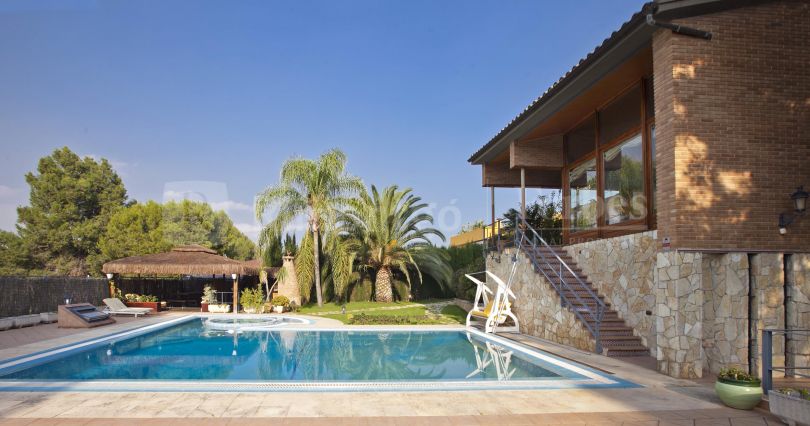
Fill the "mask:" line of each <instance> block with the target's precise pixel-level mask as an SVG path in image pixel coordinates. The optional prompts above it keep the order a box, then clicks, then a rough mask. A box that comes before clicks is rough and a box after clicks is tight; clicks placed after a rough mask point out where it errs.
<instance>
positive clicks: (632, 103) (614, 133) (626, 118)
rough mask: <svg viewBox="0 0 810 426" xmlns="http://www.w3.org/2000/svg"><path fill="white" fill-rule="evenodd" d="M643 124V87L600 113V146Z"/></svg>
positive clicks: (628, 93)
mask: <svg viewBox="0 0 810 426" xmlns="http://www.w3.org/2000/svg"><path fill="white" fill-rule="evenodd" d="M640 124H641V87H640V86H636V87H634V88H633V89H631V90H630V91H628V92H627V93H625V94H624V95H622V96H620V97H619V98H618V99H616V100H615V101H613V102H611V103H610V104H609V105H608V106H606V107H605V108H604V109H602V110H601V111H599V144H600V145H605V144H609V143H612V142H613V141H615V140H616V139H618V138H619V137H621V136H623V135H626V134H627V133H628V132H631V131H633V130H634V129H638V127H639V125H640Z"/></svg>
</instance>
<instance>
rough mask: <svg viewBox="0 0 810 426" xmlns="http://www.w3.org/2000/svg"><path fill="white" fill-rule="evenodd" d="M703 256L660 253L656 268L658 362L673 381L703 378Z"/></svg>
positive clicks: (663, 371) (659, 366) (698, 254)
mask: <svg viewBox="0 0 810 426" xmlns="http://www.w3.org/2000/svg"><path fill="white" fill-rule="evenodd" d="M701 261H702V257H701V253H683V252H660V253H658V255H657V257H656V265H655V275H656V280H655V289H654V293H655V310H654V312H653V316H654V317H655V322H656V324H655V328H656V332H657V334H656V346H657V347H656V360H657V364H658V371H660V372H661V373H664V374H667V375H669V376H672V377H678V378H699V377H703V363H704V354H703V291H701V290H702V282H701V278H702V265H701Z"/></svg>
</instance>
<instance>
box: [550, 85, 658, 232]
mask: <svg viewBox="0 0 810 426" xmlns="http://www.w3.org/2000/svg"><path fill="white" fill-rule="evenodd" d="M646 80H648V78H642V79H639V80H638V81H635V82H633V83H632V84H630V85H628V86H627V87H624V88H623V89H622V90H620V91H619V92H618V93H617V94H616V95H615V96H613V97H611V98H610V99H608V100H607V101H606V102H605V103H603V104H602V105H599V106H598V107H597V108H596V109H595V110H594V111H593V113H591V114H588V116H587V117H585V118H583V119H582V120H580V121H578V122H577V123H576V124H575V125H573V126H571V128H570V129H568V130H566V131H565V132H564V134H567V133H569V132H571V131H572V130H574V129H576V128H577V127H579V126H580V125H581V124H582V123H583V122H584V121H586V120H589V119H593V118H595V120H594V121H595V126H596V131H595V134H594V141H593V144H594V150H593V151H592V152H591V153H590V154H589V155H586V156H584V157H582V158H579V159H578V160H577V161H575V162H571V163H569V162H568V158H567V155H564V156H563V170H562V172H563V188H562V189H563V193H564V202H563V241H564V242H565V243H566V244H573V243H576V242H585V241H590V240H594V239H600V238H610V237H615V236H620V235H626V234H631V233H636V232H642V231H646V230H650V229H655V228H656V223H657V220H656V218H655V217H654V214H653V210H652V203H651V202H650V200H651V199H652V197H653V196H654V195H655V194H653V193H652V158H651V147H650V142H651V141H650V129H651V127H652V126H654V125H655V118H654V117H647V93H646V91H647V81H646ZM639 88H640V90H639V96H640V97H641V102H640V103H639V108H640V111H639V112H640V114H641V115H640V120H639V123H640V124H639V125H638V126H635V127H634V128H632V129H629V130H627V131H625V132H624V133H622V134H620V135H618V136H616V137H614V138H613V139H611V140H609V141H607V142H606V143H604V144H601V145H600V143H599V140H600V125H599V118H600V117H599V112H600V111H601V110H602V109H604V108H605V107H606V106H608V105H610V104H611V103H613V102H614V101H616V100H618V99H619V98H621V97H622V96H624V95H626V94H628V93H630V92H631V91H632V90H634V89H639ZM636 135H640V136H641V145H642V149H641V151H642V156H643V163H644V189H643V193H644V195H645V197H646V200H647V201H646V206H645V207H646V210H647V214H646V216H645V217H644V218H642V219H633V220H626V221H622V222H619V223H614V224H607V223H606V222H607V218H606V217H605V211H606V210H605V209H606V206H605V170H604V153H605V151H607V150H609V149H611V148H614V147H616V146H618V145H620V144H621V143H623V142H626V141H627V140H628V139H630V138H632V137H633V136H636ZM564 149H565V148H564ZM591 160H596V181H597V187H596V194H597V195H596V196H597V208H596V211H597V218H596V227H594V228H592V229H588V230H584V231H573V228H572V227H571V223H570V216H571V212H570V210H571V208H570V207H571V199H570V198H571V197H570V182H569V179H570V176H569V174H570V171H571V169H573V168H575V167H577V166H579V165H581V164H583V163H585V162H587V161H591Z"/></svg>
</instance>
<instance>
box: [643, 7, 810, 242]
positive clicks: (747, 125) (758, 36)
mask: <svg viewBox="0 0 810 426" xmlns="http://www.w3.org/2000/svg"><path fill="white" fill-rule="evenodd" d="M677 22H678V23H681V24H683V25H687V26H691V27H695V28H699V29H702V30H708V31H711V32H712V33H713V38H712V40H711V41H706V40H702V39H697V38H691V37H685V36H679V35H675V34H673V33H672V32H670V31H669V30H659V31H658V32H657V33H656V34H655V36H654V37H653V65H654V73H655V83H654V84H655V113H656V139H657V142H656V143H657V150H656V151H657V152H656V163H657V178H658V190H657V195H656V196H657V203H658V204H657V205H658V238H659V241H660V240H662V239H663V238H664V237H670V239H671V241H672V247H673V248H697V249H736V250H746V249H747V250H759V249H774V250H787V251H791V250H797V251H810V214H808V215H806V216H805V217H804V218H802V219H799V221H798V222H795V223H794V224H793V225H792V226H791V227H789V228H788V234H787V235H785V236H780V235H779V232H778V228H777V223H778V216H779V213H780V212H783V211H792V207H791V206H792V203H791V201H790V199H789V195H790V194H791V193H792V192H793V191H794V190H795V189H796V187H797V186H799V185H805V189H806V190H810V2H808V1H784V2H774V3H770V4H764V5H758V6H750V7H745V8H740V9H735V10H731V11H725V12H720V13H715V14H710V15H704V16H700V17H695V18H688V19H683V20H680V21H677Z"/></svg>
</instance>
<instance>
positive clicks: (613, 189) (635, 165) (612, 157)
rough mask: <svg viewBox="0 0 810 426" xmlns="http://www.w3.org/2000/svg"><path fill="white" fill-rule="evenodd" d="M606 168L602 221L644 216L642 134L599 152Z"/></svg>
mask: <svg viewBox="0 0 810 426" xmlns="http://www.w3.org/2000/svg"><path fill="white" fill-rule="evenodd" d="M602 158H603V161H604V170H605V190H604V193H605V195H604V197H605V223H607V224H608V225H613V224H616V223H621V222H624V221H627V220H637V219H644V218H645V217H646V216H647V204H646V203H645V196H644V150H643V148H642V143H641V134H640V133H639V134H636V135H635V136H633V137H631V138H630V139H627V140H626V141H624V142H621V143H620V144H618V145H616V146H615V147H613V148H609V149H607V150H605V151H604V153H603V154H602Z"/></svg>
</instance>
